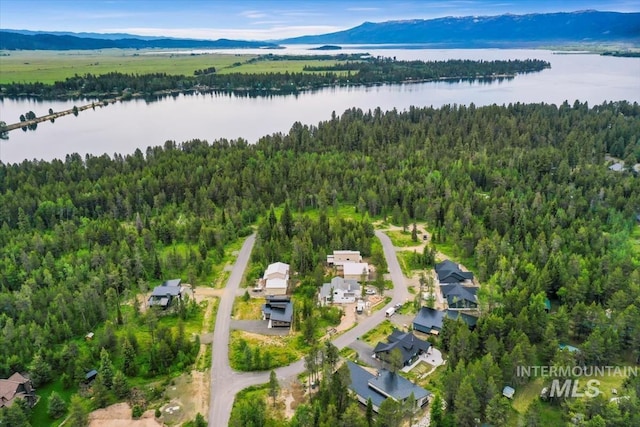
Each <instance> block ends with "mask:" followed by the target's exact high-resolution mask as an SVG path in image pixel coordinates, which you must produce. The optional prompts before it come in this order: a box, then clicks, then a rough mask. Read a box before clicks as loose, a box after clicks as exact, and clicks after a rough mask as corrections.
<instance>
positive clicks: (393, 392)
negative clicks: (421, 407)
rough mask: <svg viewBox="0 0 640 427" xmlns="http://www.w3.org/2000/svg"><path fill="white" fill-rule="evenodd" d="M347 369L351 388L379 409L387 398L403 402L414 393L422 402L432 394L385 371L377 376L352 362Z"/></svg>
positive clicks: (348, 362) (381, 371)
mask: <svg viewBox="0 0 640 427" xmlns="http://www.w3.org/2000/svg"><path fill="white" fill-rule="evenodd" d="M347 367H348V368H349V373H350V375H351V384H349V388H350V389H351V390H353V391H354V392H355V393H356V394H357V395H358V396H360V397H361V398H362V399H363V400H365V401H366V400H368V399H371V403H372V404H373V406H374V407H377V408H379V407H380V405H381V404H382V402H384V400H385V399H386V398H387V397H391V398H393V399H395V400H399V401H402V400H404V399H406V398H407V397H409V396H410V395H411V393H413V396H414V397H415V398H416V400H420V399H422V398H425V397H427V396H429V395H430V394H431V393H430V392H429V391H427V390H425V389H423V388H422V387H420V386H417V385H415V384H413V383H412V382H411V381H409V380H407V379H406V378H404V377H402V376H400V375H398V374H394V373H392V372H389V371H387V370H385V369H382V370H380V371H379V372H378V375H377V376H376V375H374V374H372V373H370V372H369V371H367V370H365V369H364V368H362V367H360V366H359V365H357V364H355V363H353V362H351V361H347Z"/></svg>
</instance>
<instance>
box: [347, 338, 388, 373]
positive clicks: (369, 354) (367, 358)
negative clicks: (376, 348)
mask: <svg viewBox="0 0 640 427" xmlns="http://www.w3.org/2000/svg"><path fill="white" fill-rule="evenodd" d="M349 348H352V349H354V350H355V351H356V352H357V353H358V360H360V361H361V362H364V363H366V364H367V365H369V366H371V367H372V368H378V369H380V368H382V364H381V363H380V361H379V360H378V359H375V358H374V357H373V347H371V346H370V345H369V344H367V343H366V342H364V341H362V340H356V341H354V342H352V343H351V344H349Z"/></svg>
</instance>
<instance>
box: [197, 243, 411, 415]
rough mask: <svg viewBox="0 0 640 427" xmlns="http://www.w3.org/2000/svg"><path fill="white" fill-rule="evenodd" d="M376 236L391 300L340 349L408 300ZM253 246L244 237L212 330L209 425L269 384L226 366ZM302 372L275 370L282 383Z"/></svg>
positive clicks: (294, 367) (261, 375) (389, 248)
mask: <svg viewBox="0 0 640 427" xmlns="http://www.w3.org/2000/svg"><path fill="white" fill-rule="evenodd" d="M375 233H376V236H377V237H378V239H380V242H381V243H382V248H383V250H384V256H385V258H386V260H387V266H388V267H389V274H390V276H391V281H392V282H393V297H392V300H391V302H390V303H389V304H387V305H386V306H385V307H383V308H381V309H379V310H378V311H376V312H375V313H373V314H372V315H371V316H369V317H368V318H365V319H364V320H362V321H361V322H360V323H359V324H358V325H357V326H356V327H355V328H353V329H350V330H349V331H347V332H345V333H344V334H342V335H340V336H339V337H337V338H336V339H334V340H333V344H334V345H335V346H336V347H338V349H342V348H344V347H347V346H348V345H349V344H351V343H352V342H353V341H355V340H356V339H357V338H358V337H360V336H361V335H362V334H364V333H365V332H367V331H369V330H370V329H372V328H373V327H375V326H376V325H378V324H379V323H380V322H382V321H383V320H384V318H385V311H386V309H387V308H389V307H391V306H392V305H394V304H396V303H404V302H405V301H406V300H407V299H408V298H409V297H410V294H409V291H408V290H407V287H406V285H405V282H404V277H403V276H402V270H401V269H400V264H399V263H398V258H396V251H395V249H394V247H393V244H392V243H391V239H389V237H388V236H387V235H386V234H384V233H383V232H382V231H376V232H375ZM254 243H255V234H253V235H251V236H250V237H248V238H247V240H246V241H245V242H244V244H243V245H242V249H241V250H240V254H239V255H238V259H237V260H236V263H235V265H234V266H233V270H232V271H231V275H230V276H229V281H228V282H227V286H226V287H225V290H224V292H223V294H222V297H221V298H220V305H219V307H218V315H217V317H216V328H215V331H214V335H213V351H212V360H211V398H210V402H209V426H211V427H227V425H228V424H229V417H230V415H231V408H232V407H233V400H234V398H235V395H236V393H238V392H239V391H240V390H242V389H244V388H247V387H249V386H251V385H255V384H263V383H266V382H268V381H269V372H236V371H233V370H232V369H231V367H230V366H229V357H228V355H229V328H230V325H231V309H232V307H233V300H234V296H235V295H236V294H237V291H238V288H239V286H240V281H241V280H242V276H243V274H244V270H245V269H246V267H247V264H248V262H249V256H250V255H251V249H253V245H254ZM303 371H304V361H303V360H299V361H297V362H295V363H292V364H291V365H288V366H284V367H282V368H278V369H276V370H275V372H276V375H277V376H278V380H279V381H284V380H286V379H288V378H290V377H293V376H296V375H298V374H299V373H301V372H303Z"/></svg>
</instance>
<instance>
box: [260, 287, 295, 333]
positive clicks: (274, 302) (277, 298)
mask: <svg viewBox="0 0 640 427" xmlns="http://www.w3.org/2000/svg"><path fill="white" fill-rule="evenodd" d="M262 320H268V321H269V324H268V327H269V328H290V327H291V322H292V321H293V302H292V301H291V298H289V297H288V296H285V295H268V296H267V297H266V303H265V304H263V305H262Z"/></svg>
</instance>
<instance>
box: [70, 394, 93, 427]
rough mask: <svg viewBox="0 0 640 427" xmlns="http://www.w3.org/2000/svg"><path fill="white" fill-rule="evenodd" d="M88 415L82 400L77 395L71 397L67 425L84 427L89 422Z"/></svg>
mask: <svg viewBox="0 0 640 427" xmlns="http://www.w3.org/2000/svg"><path fill="white" fill-rule="evenodd" d="M88 418H89V413H88V411H87V408H86V407H85V406H84V402H82V398H81V397H80V396H78V395H77V394H74V395H73V396H71V403H70V405H69V418H68V419H67V424H65V425H69V426H70V427H86V426H87V424H89V423H88V421H89V419H88Z"/></svg>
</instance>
